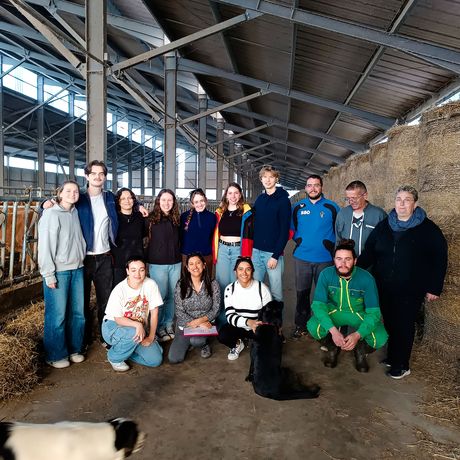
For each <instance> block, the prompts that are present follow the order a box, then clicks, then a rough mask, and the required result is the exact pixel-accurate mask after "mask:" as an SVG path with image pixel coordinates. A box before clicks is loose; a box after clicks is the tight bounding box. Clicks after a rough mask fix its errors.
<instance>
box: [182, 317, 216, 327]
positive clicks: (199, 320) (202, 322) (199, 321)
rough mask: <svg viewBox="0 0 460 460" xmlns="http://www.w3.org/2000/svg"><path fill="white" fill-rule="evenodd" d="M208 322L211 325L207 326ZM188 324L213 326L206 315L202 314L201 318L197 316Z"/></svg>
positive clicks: (190, 325) (192, 325) (188, 325)
mask: <svg viewBox="0 0 460 460" xmlns="http://www.w3.org/2000/svg"><path fill="white" fill-rule="evenodd" d="M206 323H208V324H209V326H206ZM186 326H187V327H207V328H208V329H209V328H210V327H211V323H210V322H209V320H208V318H207V317H206V316H202V317H201V318H195V319H193V320H192V321H190V322H188V323H187V324H186Z"/></svg>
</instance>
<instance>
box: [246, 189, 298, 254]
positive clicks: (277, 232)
mask: <svg viewBox="0 0 460 460" xmlns="http://www.w3.org/2000/svg"><path fill="white" fill-rule="evenodd" d="M253 213H254V248H255V249H259V250H260V251H265V252H271V253H272V257H273V258H274V259H278V258H279V257H280V256H281V254H282V253H283V251H284V247H285V246H286V243H287V241H288V239H289V224H290V216H291V202H290V200H289V194H288V193H287V192H286V190H284V188H282V187H276V190H275V192H274V193H272V194H271V195H268V194H267V193H265V192H263V193H261V194H260V195H259V196H258V197H257V200H256V202H255V203H254V207H253Z"/></svg>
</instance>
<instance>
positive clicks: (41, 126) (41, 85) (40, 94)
mask: <svg viewBox="0 0 460 460" xmlns="http://www.w3.org/2000/svg"><path fill="white" fill-rule="evenodd" d="M44 100H45V82H44V78H43V76H42V75H39V76H38V77H37V103H38V104H39V105H40V107H39V108H38V109H37V165H38V171H37V187H39V188H41V189H42V190H44V189H45V108H44V104H43V101H44Z"/></svg>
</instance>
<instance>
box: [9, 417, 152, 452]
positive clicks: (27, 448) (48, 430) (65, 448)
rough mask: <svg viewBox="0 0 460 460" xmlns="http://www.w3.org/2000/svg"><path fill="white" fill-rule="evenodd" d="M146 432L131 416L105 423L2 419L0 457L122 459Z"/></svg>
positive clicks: (134, 448) (140, 440)
mask: <svg viewBox="0 0 460 460" xmlns="http://www.w3.org/2000/svg"><path fill="white" fill-rule="evenodd" d="M144 439H145V434H144V433H142V432H141V431H139V429H138V427H137V424H136V423H135V422H133V421H132V420H128V419H123V418H116V419H113V420H109V421H107V422H102V423H88V422H59V423H54V424H32V423H18V422H2V423H0V460H123V459H125V458H127V457H129V456H130V455H131V454H132V453H133V452H137V451H138V450H140V449H141V447H142V445H143V442H144Z"/></svg>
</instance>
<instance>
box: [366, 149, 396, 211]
mask: <svg viewBox="0 0 460 460" xmlns="http://www.w3.org/2000/svg"><path fill="white" fill-rule="evenodd" d="M387 150H388V145H387V143H382V144H376V145H374V146H373V147H372V148H371V150H370V152H369V166H370V173H369V177H365V178H363V179H360V180H362V181H363V182H364V183H365V184H366V187H367V190H368V193H369V201H371V202H372V204H374V205H376V206H380V207H381V208H383V209H385V210H386V211H388V210H389V209H388V208H386V207H385V197H386V191H387V185H386V183H387V161H388V156H387Z"/></svg>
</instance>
